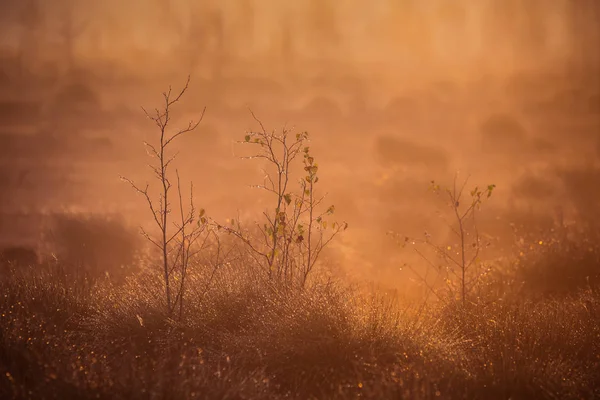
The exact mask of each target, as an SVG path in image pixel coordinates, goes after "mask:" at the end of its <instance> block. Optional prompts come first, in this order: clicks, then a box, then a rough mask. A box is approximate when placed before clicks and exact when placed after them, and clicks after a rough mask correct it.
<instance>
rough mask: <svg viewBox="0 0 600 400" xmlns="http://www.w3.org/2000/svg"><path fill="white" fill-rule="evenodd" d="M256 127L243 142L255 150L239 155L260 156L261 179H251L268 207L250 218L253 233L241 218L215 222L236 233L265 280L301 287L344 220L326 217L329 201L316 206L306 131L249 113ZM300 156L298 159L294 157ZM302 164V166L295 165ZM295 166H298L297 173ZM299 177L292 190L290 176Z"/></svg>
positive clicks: (343, 227) (331, 209)
mask: <svg viewBox="0 0 600 400" xmlns="http://www.w3.org/2000/svg"><path fill="white" fill-rule="evenodd" d="M252 116H253V118H254V119H255V121H256V122H257V123H258V124H259V126H260V130H258V131H256V132H249V133H247V134H246V136H245V138H244V140H243V141H240V142H239V143H240V144H242V145H244V146H252V147H255V148H256V149H257V150H256V152H254V153H253V155H251V156H246V157H242V158H244V159H261V160H265V161H266V164H267V168H265V169H263V173H264V182H263V183H262V184H259V185H254V186H253V187H254V188H258V189H261V190H264V191H266V192H267V193H269V195H271V199H272V203H271V205H272V208H271V209H269V210H265V211H263V213H262V215H263V217H264V221H263V223H262V225H261V223H258V222H257V223H256V227H257V228H258V232H260V233H259V234H258V237H256V236H254V237H253V236H252V235H250V234H249V233H248V231H247V230H244V229H243V228H242V224H241V222H240V221H239V219H238V220H231V223H230V226H223V225H218V228H219V229H224V230H225V231H226V232H228V233H230V234H232V235H234V236H236V237H237V238H239V239H241V240H242V241H243V243H245V245H246V246H247V248H248V249H249V252H250V254H251V256H252V258H253V259H254V261H255V262H256V263H257V265H259V266H260V268H261V269H262V270H263V271H264V273H265V274H266V276H267V277H268V279H269V280H270V281H274V282H278V283H281V284H283V285H285V286H288V287H300V288H302V287H304V286H305V285H306V283H307V280H308V278H309V275H310V274H311V272H313V270H314V268H315V265H316V264H317V261H318V259H319V256H320V255H321V252H322V251H323V250H324V249H325V248H326V247H327V245H328V244H329V243H330V242H331V241H332V240H333V239H334V238H335V237H336V236H337V235H338V234H339V233H340V232H342V231H344V230H346V229H347V227H348V224H347V223H345V222H344V223H337V222H333V223H331V224H329V223H328V221H327V220H326V217H327V216H330V215H332V214H333V213H334V211H335V207H334V206H333V205H332V206H329V207H328V208H326V209H323V208H322V203H323V201H324V199H325V196H317V194H316V190H315V189H316V185H317V183H318V182H319V177H318V174H317V173H318V171H319V166H318V164H317V163H316V162H315V159H314V157H313V156H312V155H311V153H310V147H308V146H306V144H307V142H308V141H309V136H308V134H307V133H306V132H302V133H295V134H294V133H293V132H291V131H290V130H288V129H285V128H284V129H283V130H282V131H281V132H280V133H276V132H275V131H272V132H269V131H267V130H266V128H265V127H264V125H263V124H262V122H261V121H260V120H258V119H257V118H256V116H255V115H254V114H252ZM300 160H301V162H300ZM298 166H302V170H301V171H300V170H299V169H298ZM298 172H301V173H300V174H299V173H298ZM295 175H297V176H296V178H299V180H298V186H297V187H296V190H295V191H294V190H293V189H292V188H291V186H292V185H291V184H290V181H291V180H293V179H294V176H295Z"/></svg>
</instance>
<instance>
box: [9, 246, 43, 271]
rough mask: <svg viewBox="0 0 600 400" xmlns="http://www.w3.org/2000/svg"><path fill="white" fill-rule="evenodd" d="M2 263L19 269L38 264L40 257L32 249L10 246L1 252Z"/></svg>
mask: <svg viewBox="0 0 600 400" xmlns="http://www.w3.org/2000/svg"><path fill="white" fill-rule="evenodd" d="M0 263H2V264H9V265H11V266H17V267H19V266H32V265H36V264H37V263H38V255H37V252H36V251H35V250H34V249H32V248H30V247H23V246H10V247H6V248H4V249H2V250H1V251H0Z"/></svg>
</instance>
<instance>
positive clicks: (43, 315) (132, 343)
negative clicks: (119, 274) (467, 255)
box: [0, 266, 600, 399]
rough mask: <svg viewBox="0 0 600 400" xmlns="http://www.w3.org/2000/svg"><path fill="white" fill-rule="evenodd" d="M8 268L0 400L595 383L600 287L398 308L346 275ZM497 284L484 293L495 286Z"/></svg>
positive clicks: (559, 393) (566, 391) (575, 394)
mask: <svg viewBox="0 0 600 400" xmlns="http://www.w3.org/2000/svg"><path fill="white" fill-rule="evenodd" d="M58 271H59V270H57V269H56V266H54V267H50V266H37V267H35V268H18V269H14V268H13V269H11V268H9V267H8V266H5V267H4V271H3V278H2V280H1V283H0V321H1V323H0V398H2V399H11V398H31V399H54V398H56V399H70V398H81V399H87V398H90V399H92V398H94V399H97V398H107V399H129V398H148V399H158V398H160V399H184V398H206V399H280V398H291V399H294V398H298V399H308V398H319V399H323V398H333V399H335V398H358V397H361V398H374V399H385V398H410V399H429V398H453V399H456V398H465V399H496V398H497V399H509V398H510V399H559V398H560V399H569V398H573V399H580V398H590V399H591V398H597V397H598V396H600V294H599V293H598V292H596V291H594V290H593V287H592V286H589V285H588V287H587V288H585V287H583V288H579V289H576V290H570V292H569V293H566V294H563V295H561V296H560V297H557V296H555V297H553V298H549V297H538V298H536V299H532V298H530V297H529V296H525V295H523V294H519V295H506V296H504V297H503V298H502V299H501V300H500V299H499V298H498V297H494V296H487V297H485V298H483V297H482V298H480V299H478V300H475V302H474V303H469V304H467V306H465V307H463V306H460V305H458V304H452V303H449V304H446V305H443V304H441V303H440V304H438V305H435V306H434V305H432V306H427V307H426V308H424V307H416V308H415V309H413V308H410V307H404V306H402V305H401V304H399V303H398V302H397V301H396V300H395V299H394V298H392V297H390V296H388V295H383V294H377V293H369V294H365V293H364V292H362V291H361V290H360V289H358V288H354V287H349V286H347V285H344V284H343V283H342V282H333V283H332V282H331V281H328V282H325V283H322V284H319V283H315V284H313V285H312V286H311V287H310V288H308V289H306V290H305V291H302V292H300V291H281V290H278V289H277V288H275V287H273V286H270V285H268V284H266V283H264V282H261V281H260V280H258V279H256V276H255V275H253V274H252V273H251V272H250V271H248V270H245V269H244V268H242V267H241V266H229V267H224V268H223V269H221V270H220V272H219V273H218V274H217V275H216V276H212V280H211V284H210V285H207V282H208V277H207V274H203V273H202V270H201V269H198V271H197V272H195V273H194V274H193V275H192V276H191V277H190V285H189V287H190V288H191V289H190V292H189V296H188V300H187V308H186V310H185V313H184V316H183V317H182V318H181V320H179V319H178V318H174V319H170V318H167V316H166V315H165V314H164V309H165V307H164V304H163V296H162V286H161V280H160V276H157V275H154V274H153V273H149V272H144V271H142V272H137V273H136V274H134V275H131V276H129V277H128V278H127V279H126V281H125V282H124V283H120V284H114V283H111V282H110V281H109V280H108V279H101V280H99V281H97V282H95V283H93V284H92V283H90V282H89V281H87V280H85V279H82V278H80V277H77V278H76V277H72V276H71V275H69V274H66V273H64V272H63V270H60V271H61V272H58ZM490 293H491V292H490Z"/></svg>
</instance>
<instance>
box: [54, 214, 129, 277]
mask: <svg viewBox="0 0 600 400" xmlns="http://www.w3.org/2000/svg"><path fill="white" fill-rule="evenodd" d="M44 240H45V246H46V247H47V248H48V251H49V252H50V253H52V254H53V255H54V257H55V259H56V260H57V261H58V262H59V263H60V264H61V265H62V266H63V267H64V268H67V270H68V271H69V273H72V274H76V275H84V276H86V277H88V278H92V279H97V278H99V277H103V276H105V275H107V274H108V275H109V276H111V277H112V278H114V279H117V280H119V279H122V278H123V277H124V276H126V275H128V274H130V273H131V272H132V271H134V270H135V268H136V265H137V252H138V251H139V246H140V238H139V233H137V232H136V231H135V230H133V229H132V228H130V227H128V226H127V225H126V224H125V223H124V222H123V220H122V219H120V218H117V217H114V216H106V215H94V214H76V213H72V214H69V213H67V214H55V215H53V216H51V217H50V221H49V224H48V226H47V227H46V229H45V232H44Z"/></svg>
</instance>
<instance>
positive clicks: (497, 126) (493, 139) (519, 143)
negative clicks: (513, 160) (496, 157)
mask: <svg viewBox="0 0 600 400" xmlns="http://www.w3.org/2000/svg"><path fill="white" fill-rule="evenodd" d="M480 129H481V140H482V147H483V150H484V151H485V152H488V153H507V152H511V153H514V152H521V151H522V150H523V149H525V148H526V144H527V143H526V141H527V132H526V130H525V127H524V126H523V124H522V123H521V122H520V121H519V120H518V119H517V118H515V117H514V116H512V115H508V114H495V115H492V116H490V117H489V118H488V119H487V120H485V121H484V122H483V123H482V124H481V128H480Z"/></svg>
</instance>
